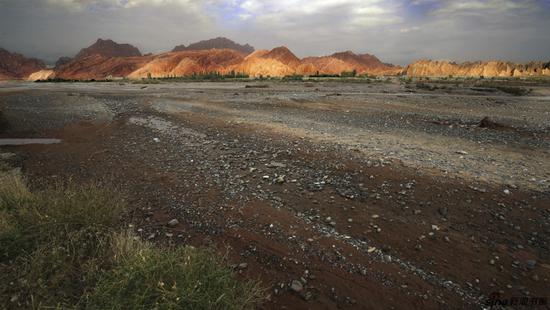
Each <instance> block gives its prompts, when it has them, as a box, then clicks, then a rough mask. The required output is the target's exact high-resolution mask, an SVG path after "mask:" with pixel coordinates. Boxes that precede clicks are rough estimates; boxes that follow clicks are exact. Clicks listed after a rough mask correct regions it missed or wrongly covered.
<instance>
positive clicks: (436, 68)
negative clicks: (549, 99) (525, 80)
mask: <svg viewBox="0 0 550 310" xmlns="http://www.w3.org/2000/svg"><path fill="white" fill-rule="evenodd" d="M406 74H407V76H411V77H430V76H431V77H446V76H460V77H481V76H484V77H532V76H550V62H546V63H545V62H530V63H527V64H517V63H512V62H504V61H487V62H465V63H461V64H457V63H453V62H448V61H431V60H419V61H416V62H414V63H412V64H410V65H409V66H408V67H407V68H406Z"/></svg>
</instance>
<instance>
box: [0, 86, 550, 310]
mask: <svg viewBox="0 0 550 310" xmlns="http://www.w3.org/2000/svg"><path fill="white" fill-rule="evenodd" d="M528 87H529V88H531V89H532V91H531V92H530V93H529V94H527V95H524V96H514V95H512V94H510V93H508V92H505V91H501V90H499V89H496V88H490V87H477V86H475V85H470V84H467V83H464V84H460V83H456V85H455V84H444V86H441V85H439V86H437V87H425V85H423V84H422V85H419V84H415V83H405V81H400V80H398V79H394V80H392V81H389V82H384V83H383V82H375V83H368V84H367V83H343V82H334V81H326V82H280V81H279V82H248V83H244V82H241V83H232V82H231V83H230V82H226V83H207V82H205V83H162V84H126V83H86V84H84V83H75V84H48V83H44V84H27V83H5V84H0V107H1V108H2V111H3V115H4V118H5V119H6V120H7V122H8V123H9V130H8V132H6V133H3V134H2V135H1V137H3V138H8V137H9V138H15V137H17V138H30V137H33V138H37V137H40V138H58V139H61V140H62V143H59V144H52V145H26V146H10V147H2V149H3V152H11V153H16V154H19V156H20V158H21V162H22V165H23V172H24V173H25V174H26V175H27V176H28V178H29V180H30V182H31V183H32V184H33V186H34V187H37V188H40V187H43V186H45V184H50V183H51V182H60V181H61V182H64V181H66V180H68V179H72V180H73V181H76V182H99V183H102V184H106V185H107V186H112V187H115V188H117V189H119V190H120V191H122V192H124V193H125V194H126V196H127V197H128V199H129V201H130V203H131V205H132V206H133V207H132V210H130V212H129V214H128V216H127V218H125V219H124V223H123V225H125V226H127V227H129V228H130V229H133V230H135V231H136V233H137V234H139V235H140V236H141V237H142V238H143V239H147V240H152V241H155V242H158V243H159V244H167V245H168V244H193V245H210V246H215V247H217V248H219V249H220V251H221V253H225V254H226V255H227V257H228V260H229V261H230V262H231V263H233V264H234V268H235V270H236V271H237V272H239V273H240V274H242V276H243V277H249V278H259V279H261V280H262V281H263V283H264V284H265V287H266V289H267V294H268V295H269V296H268V300H267V301H266V302H265V303H264V304H263V305H262V306H261V308H266V309H282V308H287V309H296V308H298V309H334V308H350V309H353V308H359V309H361V308H366V309H392V308H393V309H402V308H418V309H471V308H482V307H483V305H484V304H485V303H486V301H487V299H489V298H490V297H491V296H496V295H494V293H496V294H497V295H498V296H499V300H501V301H511V300H512V298H522V297H528V298H529V302H537V301H540V302H541V303H544V301H545V300H544V299H540V298H548V297H549V296H548V291H549V290H548V288H549V287H550V283H549V279H550V256H549V237H550V229H549V228H550V227H549V226H550V211H549V206H550V203H549V202H550V152H549V150H550V147H549V146H550V140H549V137H550V135H549V130H550V129H549V128H550V106H549V104H550V97H549V95H550V91H549V90H550V86H549V85H548V84H544V83H537V84H533V85H529V86H528ZM485 117H488V118H487V119H485V120H484V121H483V122H482V120H483V119H484V118H485Z"/></svg>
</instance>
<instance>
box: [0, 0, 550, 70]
mask: <svg viewBox="0 0 550 310" xmlns="http://www.w3.org/2000/svg"><path fill="white" fill-rule="evenodd" d="M549 13H550V6H549V5H548V1H547V0H543V1H542V0H540V1H537V0H524V1H513V0H466V1H450V0H439V1H436V0H412V1H405V0H389V1H388V0H386V1H382V0H262V1H260V0H230V1H220V0H0V46H3V47H4V48H7V49H10V50H14V51H18V52H22V53H24V54H27V55H31V56H35V57H41V58H45V59H47V60H50V61H52V60H54V59H55V58H57V57H59V56H62V55H73V54H75V53H76V52H77V51H78V50H79V49H80V48H81V47H84V46H87V45H89V44H91V43H92V42H93V41H94V40H95V39H97V38H98V37H101V38H111V39H113V40H115V41H119V42H121V43H131V44H134V45H136V46H138V47H139V48H140V49H141V50H142V51H144V52H160V51H166V50H170V49H171V48H172V47H173V46H175V45H177V44H182V43H189V42H192V41H196V40H200V39H206V38H210V37H214V36H228V37H230V38H232V39H234V40H236V41H239V42H242V43H246V42H248V43H251V44H253V45H254V46H256V47H257V48H272V47H274V46H278V45H286V46H288V47H289V48H291V49H292V50H293V51H295V52H296V53H297V54H298V55H299V56H306V55H321V54H327V53H331V52H335V51H340V50H348V49H351V50H354V51H357V52H369V53H374V54H376V55H378V56H379V57H381V58H382V59H383V60H385V61H390V62H395V63H400V64H405V63H407V62H410V61H412V60H414V59H417V58H434V59H454V60H458V61H462V60H467V59H469V60H476V59H493V58H502V59H510V60H514V61H526V60H531V59H541V60H543V59H546V60H547V59H548V58H550V35H549V34H548V31H547V29H550V19H548V15H549Z"/></svg>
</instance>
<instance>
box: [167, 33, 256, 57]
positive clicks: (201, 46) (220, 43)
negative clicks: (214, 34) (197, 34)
mask: <svg viewBox="0 0 550 310" xmlns="http://www.w3.org/2000/svg"><path fill="white" fill-rule="evenodd" d="M210 49H229V50H234V51H237V52H241V53H243V54H244V55H248V54H250V53H253V52H254V47H252V46H250V45H249V44H245V45H241V44H238V43H235V42H234V41H232V40H229V39H228V38H222V37H218V38H215V39H210V40H204V41H200V42H197V43H192V44H190V45H189V46H185V45H178V46H176V47H174V49H173V50H172V52H183V51H198V50H210Z"/></svg>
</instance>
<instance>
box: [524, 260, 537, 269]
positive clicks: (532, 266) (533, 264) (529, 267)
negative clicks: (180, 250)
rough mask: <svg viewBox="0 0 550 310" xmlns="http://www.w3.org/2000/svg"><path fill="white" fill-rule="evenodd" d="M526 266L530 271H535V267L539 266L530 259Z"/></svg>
mask: <svg viewBox="0 0 550 310" xmlns="http://www.w3.org/2000/svg"><path fill="white" fill-rule="evenodd" d="M525 264H526V265H527V268H528V269H531V270H532V269H535V267H536V266H537V261H536V260H532V259H529V260H527V261H526V262H525Z"/></svg>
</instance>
